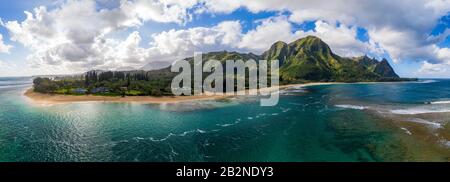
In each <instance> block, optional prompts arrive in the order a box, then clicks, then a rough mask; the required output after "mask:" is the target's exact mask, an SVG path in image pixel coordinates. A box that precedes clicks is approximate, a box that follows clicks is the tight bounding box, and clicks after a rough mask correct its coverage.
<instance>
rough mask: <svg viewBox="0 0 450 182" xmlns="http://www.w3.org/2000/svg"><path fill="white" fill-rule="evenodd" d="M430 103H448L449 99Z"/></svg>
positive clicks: (449, 102)
mask: <svg viewBox="0 0 450 182" xmlns="http://www.w3.org/2000/svg"><path fill="white" fill-rule="evenodd" d="M430 104H450V100H443V101H434V102H430Z"/></svg>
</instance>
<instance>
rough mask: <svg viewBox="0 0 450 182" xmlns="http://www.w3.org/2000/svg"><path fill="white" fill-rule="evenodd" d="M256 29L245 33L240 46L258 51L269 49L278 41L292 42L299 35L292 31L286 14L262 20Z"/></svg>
mask: <svg viewBox="0 0 450 182" xmlns="http://www.w3.org/2000/svg"><path fill="white" fill-rule="evenodd" d="M260 22H261V24H260V25H258V26H257V27H256V28H255V29H254V30H250V31H249V32H247V34H245V35H243V37H242V41H241V43H240V44H239V47H240V48H246V49H249V50H251V51H254V52H256V53H261V52H262V51H265V50H267V49H268V48H269V47H270V45H272V44H273V43H275V42H276V41H284V42H288V43H289V42H291V41H293V40H295V39H296V38H299V36H297V35H294V34H293V33H292V25H291V23H289V22H288V21H287V18H286V17H284V16H279V17H275V18H268V19H265V20H262V21H260Z"/></svg>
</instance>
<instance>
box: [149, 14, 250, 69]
mask: <svg viewBox="0 0 450 182" xmlns="http://www.w3.org/2000/svg"><path fill="white" fill-rule="evenodd" d="M240 37H241V25H240V23H239V22H238V21H224V22H221V23H220V24H218V25H217V26H214V27H210V28H207V27H195V28H189V29H184V30H174V29H172V30H169V31H163V32H161V33H159V34H154V35H153V39H154V42H153V44H152V45H153V48H154V49H155V50H157V51H159V52H160V53H161V55H160V56H161V57H163V56H164V57H166V58H165V59H169V61H174V60H175V59H182V58H185V57H187V56H192V55H193V53H194V51H204V52H207V51H216V50H221V49H222V50H223V49H230V48H234V47H236V46H237V43H238V42H239V41H240ZM161 59H162V58H160V59H159V60H161Z"/></svg>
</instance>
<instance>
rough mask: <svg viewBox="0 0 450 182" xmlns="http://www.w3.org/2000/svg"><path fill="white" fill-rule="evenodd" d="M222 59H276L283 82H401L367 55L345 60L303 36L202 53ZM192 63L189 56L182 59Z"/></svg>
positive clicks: (383, 63) (384, 62)
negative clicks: (258, 47) (252, 48)
mask: <svg viewBox="0 0 450 182" xmlns="http://www.w3.org/2000/svg"><path fill="white" fill-rule="evenodd" d="M210 59H215V60H219V61H222V62H225V61H226V60H244V61H246V60H249V59H254V60H261V59H264V60H279V61H280V79H281V80H282V81H283V82H284V83H295V82H310V81H323V82H334V81H336V82H362V81H372V82H373V81H397V80H400V81H403V80H404V79H401V78H400V77H399V76H398V75H397V74H396V73H395V71H394V69H393V68H392V67H391V65H390V64H389V63H388V62H387V60H386V59H383V60H382V61H378V60H377V59H375V58H369V57H367V56H361V57H353V58H346V57H341V56H338V55H336V54H334V53H333V51H332V50H331V48H330V47H329V46H328V45H327V44H326V43H325V42H323V41H322V40H321V39H320V38H318V37H315V36H307V37H305V38H301V39H298V40H296V41H294V42H291V43H289V44H288V43H285V42H282V41H278V42H275V43H274V44H272V46H271V47H270V48H269V49H268V50H267V51H265V52H264V53H262V54H261V55H256V54H253V53H247V54H244V53H239V52H228V51H219V52H209V53H205V54H203V61H207V60H210ZM186 60H188V61H192V60H193V57H190V58H186Z"/></svg>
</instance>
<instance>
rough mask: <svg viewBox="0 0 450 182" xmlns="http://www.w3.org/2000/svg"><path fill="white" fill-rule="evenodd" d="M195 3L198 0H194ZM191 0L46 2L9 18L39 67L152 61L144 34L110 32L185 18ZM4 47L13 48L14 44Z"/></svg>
mask: <svg viewBox="0 0 450 182" xmlns="http://www.w3.org/2000/svg"><path fill="white" fill-rule="evenodd" d="M192 3H193V2H192ZM192 3H189V1H183V3H181V2H175V1H145V0H122V1H120V3H119V5H118V7H114V8H108V9H107V8H104V9H97V4H96V2H95V1H90V0H79V1H78V0H69V1H67V2H65V3H62V4H61V5H60V6H59V7H56V8H55V9H52V10H48V9H47V8H46V7H44V6H40V7H37V8H35V9H34V10H33V11H32V12H29V11H26V12H25V14H26V19H25V20H24V21H22V22H18V21H8V22H5V23H3V26H4V27H6V28H7V29H8V31H9V33H10V39H11V40H13V41H16V42H19V43H21V44H23V45H24V46H25V47H27V48H29V49H30V50H31V51H32V53H31V54H30V55H29V56H28V57H27V60H28V61H29V62H30V63H31V65H32V66H34V67H51V66H58V67H60V68H61V67H67V68H71V69H74V70H86V69H95V68H114V67H117V66H119V67H122V66H138V65H141V64H143V62H145V61H147V58H148V56H149V55H150V53H148V52H149V50H146V49H144V48H141V47H139V43H140V41H141V37H140V35H139V33H138V32H133V33H131V34H130V35H129V36H128V38H127V39H126V40H118V39H114V38H111V36H109V35H110V33H114V32H117V31H119V30H124V29H128V28H130V27H138V26H140V25H142V24H143V23H144V22H146V21H155V22H174V23H180V24H181V23H184V22H185V21H188V19H189V18H187V14H186V8H187V7H190V6H192ZM3 47H4V46H3V44H0V48H2V49H1V50H5V51H7V50H8V49H9V47H5V48H3Z"/></svg>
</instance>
